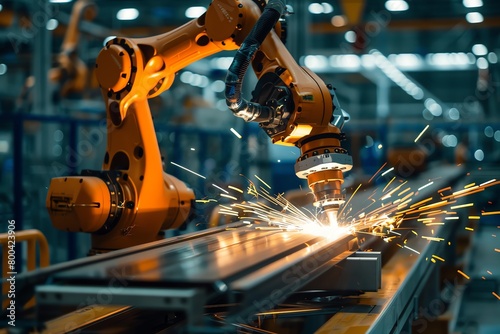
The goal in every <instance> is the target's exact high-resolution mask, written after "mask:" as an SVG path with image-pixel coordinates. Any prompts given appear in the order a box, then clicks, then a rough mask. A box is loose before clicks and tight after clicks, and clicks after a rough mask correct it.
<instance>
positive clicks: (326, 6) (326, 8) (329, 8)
mask: <svg viewBox="0 0 500 334" xmlns="http://www.w3.org/2000/svg"><path fill="white" fill-rule="evenodd" d="M321 6H323V13H324V14H330V13H332V12H333V6H332V5H330V4H329V3H328V2H322V3H321Z"/></svg>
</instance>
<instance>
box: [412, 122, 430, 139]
mask: <svg viewBox="0 0 500 334" xmlns="http://www.w3.org/2000/svg"><path fill="white" fill-rule="evenodd" d="M428 128H429V124H427V125H426V126H425V128H424V129H423V130H422V132H420V134H419V135H418V136H417V138H415V143H416V142H417V141H418V140H419V139H420V137H422V135H423V134H424V132H425V131H427V129H428Z"/></svg>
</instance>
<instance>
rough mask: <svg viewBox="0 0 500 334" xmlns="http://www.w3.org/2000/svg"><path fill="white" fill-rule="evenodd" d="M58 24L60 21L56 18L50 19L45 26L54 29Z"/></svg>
mask: <svg viewBox="0 0 500 334" xmlns="http://www.w3.org/2000/svg"><path fill="white" fill-rule="evenodd" d="M58 25H59V22H58V21H57V20H56V19H50V20H48V21H47V24H46V25H45V27H46V28H47V30H54V29H55V28H57V26H58Z"/></svg>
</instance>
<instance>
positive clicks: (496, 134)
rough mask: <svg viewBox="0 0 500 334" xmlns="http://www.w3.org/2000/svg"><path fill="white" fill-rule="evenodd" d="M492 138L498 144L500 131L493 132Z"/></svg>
mask: <svg viewBox="0 0 500 334" xmlns="http://www.w3.org/2000/svg"><path fill="white" fill-rule="evenodd" d="M493 138H495V140H496V141H498V142H500V130H497V131H495V134H494V135H493Z"/></svg>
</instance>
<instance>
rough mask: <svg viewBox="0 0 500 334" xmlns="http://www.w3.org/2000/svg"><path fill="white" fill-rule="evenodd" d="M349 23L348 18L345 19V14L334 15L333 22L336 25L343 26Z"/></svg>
mask: <svg viewBox="0 0 500 334" xmlns="http://www.w3.org/2000/svg"><path fill="white" fill-rule="evenodd" d="M346 23H347V20H346V19H345V17H344V15H335V16H334V17H332V24H333V26H334V27H343V26H345V25H346Z"/></svg>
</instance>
